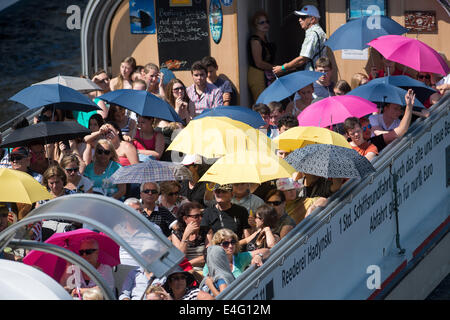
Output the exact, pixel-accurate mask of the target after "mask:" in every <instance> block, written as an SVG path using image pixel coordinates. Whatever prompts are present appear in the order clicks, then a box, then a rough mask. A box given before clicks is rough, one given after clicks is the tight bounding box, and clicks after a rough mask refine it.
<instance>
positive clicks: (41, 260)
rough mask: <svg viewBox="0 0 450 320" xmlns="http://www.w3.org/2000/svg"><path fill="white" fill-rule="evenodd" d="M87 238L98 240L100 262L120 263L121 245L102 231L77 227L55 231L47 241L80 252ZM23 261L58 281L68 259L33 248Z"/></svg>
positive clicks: (114, 264) (111, 264) (108, 263)
mask: <svg viewBox="0 0 450 320" xmlns="http://www.w3.org/2000/svg"><path fill="white" fill-rule="evenodd" d="M86 238H93V239H95V240H97V242H98V246H99V255H98V261H99V262H100V263H102V264H107V265H110V266H111V267H113V266H116V265H118V264H119V263H120V258H119V245H117V244H116V243H115V242H114V241H113V240H112V239H111V238H110V237H108V236H107V235H105V234H104V233H102V232H100V233H98V232H94V231H91V230H88V229H77V230H74V231H69V232H63V233H55V234H53V235H52V236H51V237H50V238H48V239H47V241H45V243H51V244H54V245H57V246H60V247H64V248H66V249H68V250H70V251H72V252H74V253H76V254H78V250H79V249H80V244H81V241H82V240H83V239H86ZM23 262H24V263H25V264H28V265H31V266H37V267H40V268H41V269H42V271H43V272H45V273H46V274H47V275H49V276H50V277H52V278H53V279H55V280H56V281H59V279H60V278H61V276H62V274H63V272H64V270H65V267H66V261H65V260H64V259H62V258H59V257H57V256H55V255H53V254H50V253H45V252H42V251H37V250H32V251H31V252H30V253H28V254H27V255H26V256H25V258H24V259H23Z"/></svg>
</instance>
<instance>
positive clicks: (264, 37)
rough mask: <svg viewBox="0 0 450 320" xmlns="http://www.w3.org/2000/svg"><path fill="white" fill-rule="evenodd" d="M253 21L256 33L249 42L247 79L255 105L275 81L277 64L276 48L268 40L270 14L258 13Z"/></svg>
mask: <svg viewBox="0 0 450 320" xmlns="http://www.w3.org/2000/svg"><path fill="white" fill-rule="evenodd" d="M251 21H252V27H253V29H254V32H253V35H252V36H251V37H250V39H249V42H248V49H249V56H248V59H249V67H248V72H247V78H248V86H249V88H250V91H251V93H252V97H253V103H255V102H256V100H257V99H258V97H259V95H260V94H261V92H263V91H264V89H265V88H266V87H267V86H269V85H270V84H271V83H272V82H273V81H274V80H275V76H274V74H273V72H272V68H273V66H274V62H275V54H276V46H275V43H274V42H270V41H269V39H268V34H269V31H270V21H269V16H268V14H267V13H266V12H265V11H258V12H256V13H255V14H254V15H253V17H252V20H251Z"/></svg>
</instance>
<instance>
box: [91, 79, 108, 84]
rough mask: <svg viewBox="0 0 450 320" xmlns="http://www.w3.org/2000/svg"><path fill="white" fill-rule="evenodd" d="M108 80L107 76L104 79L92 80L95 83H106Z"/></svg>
mask: <svg viewBox="0 0 450 320" xmlns="http://www.w3.org/2000/svg"><path fill="white" fill-rule="evenodd" d="M108 81H109V78H105V79H95V80H94V82H95V83H106V82H108Z"/></svg>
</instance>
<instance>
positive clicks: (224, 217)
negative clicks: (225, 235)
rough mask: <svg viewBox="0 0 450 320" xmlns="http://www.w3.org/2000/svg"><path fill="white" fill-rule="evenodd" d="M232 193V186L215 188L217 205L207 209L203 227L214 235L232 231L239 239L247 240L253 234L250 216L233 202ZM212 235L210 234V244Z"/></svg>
mask: <svg viewBox="0 0 450 320" xmlns="http://www.w3.org/2000/svg"><path fill="white" fill-rule="evenodd" d="M232 191H233V186H232V185H231V184H224V185H216V186H215V189H214V199H215V205H213V206H211V207H208V208H206V209H205V211H204V215H203V219H202V222H201V226H202V227H205V228H206V229H207V230H208V231H209V230H212V233H215V232H217V231H218V230H219V229H222V228H227V229H231V230H232V231H233V232H234V233H236V234H237V235H238V237H239V238H246V237H248V236H250V234H251V233H250V232H251V227H250V225H249V224H248V217H249V214H248V211H247V209H245V208H244V207H242V206H240V205H237V204H234V203H232V202H231V198H232V196H233V194H232ZM212 233H209V234H208V237H209V240H210V242H211V238H212Z"/></svg>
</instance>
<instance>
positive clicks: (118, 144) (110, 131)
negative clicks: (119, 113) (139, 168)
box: [102, 121, 139, 167]
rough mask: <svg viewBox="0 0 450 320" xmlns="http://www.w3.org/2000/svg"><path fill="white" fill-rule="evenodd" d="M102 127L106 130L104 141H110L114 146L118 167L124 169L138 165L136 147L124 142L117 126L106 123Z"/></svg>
mask: <svg viewBox="0 0 450 320" xmlns="http://www.w3.org/2000/svg"><path fill="white" fill-rule="evenodd" d="M103 127H106V128H107V129H106V134H105V139H107V140H109V141H111V143H112V145H113V146H114V149H115V151H116V154H117V157H118V160H119V161H118V162H119V163H120V165H121V166H123V167H124V166H129V165H131V164H137V163H139V157H138V152H137V149H136V147H135V146H134V145H133V144H132V143H131V142H129V141H125V139H124V136H123V134H122V131H121V130H120V128H119V126H118V124H117V123H116V122H114V121H110V122H106V123H105V124H104V125H103V126H102V128H103Z"/></svg>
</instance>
